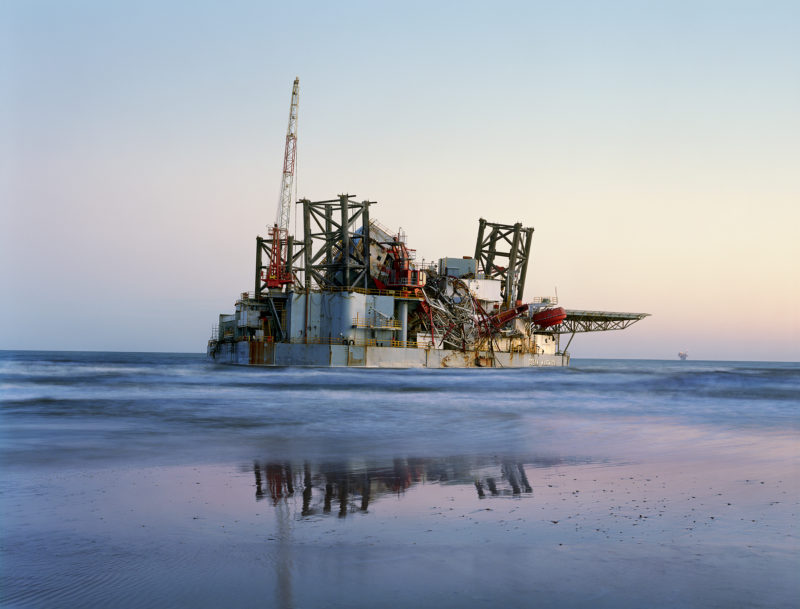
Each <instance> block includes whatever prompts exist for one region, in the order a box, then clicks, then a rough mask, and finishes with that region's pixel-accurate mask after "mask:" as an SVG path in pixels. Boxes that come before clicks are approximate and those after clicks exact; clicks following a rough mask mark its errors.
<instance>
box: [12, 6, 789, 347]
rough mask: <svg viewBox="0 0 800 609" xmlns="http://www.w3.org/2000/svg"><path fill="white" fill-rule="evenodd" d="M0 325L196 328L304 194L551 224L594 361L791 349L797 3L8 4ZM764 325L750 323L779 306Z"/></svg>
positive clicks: (470, 244)
mask: <svg viewBox="0 0 800 609" xmlns="http://www.w3.org/2000/svg"><path fill="white" fill-rule="evenodd" d="M0 28H2V30H0V204H1V207H0V214H1V215H0V231H2V233H1V234H0V236H1V237H2V250H0V255H2V264H0V280H2V285H3V292H2V298H1V299H0V314H1V315H2V317H3V319H4V320H6V321H5V323H4V331H3V335H2V338H1V339H0V348H43V349H113V350H175V351H200V350H203V349H204V345H205V341H206V339H207V337H208V333H209V330H210V327H211V325H212V324H213V323H214V321H215V319H216V316H217V315H218V313H220V312H223V311H227V310H229V309H231V308H232V305H233V300H234V299H235V297H236V295H237V294H238V293H239V292H241V291H243V290H249V289H252V286H251V281H252V274H253V273H252V267H253V253H254V241H255V235H256V234H257V233H259V232H262V233H263V226H264V225H265V224H268V223H271V222H272V220H273V218H274V214H275V206H276V203H277V199H278V190H279V184H280V169H281V160H282V159H281V157H282V154H283V139H284V135H285V129H286V119H287V115H288V103H289V94H290V91H291V83H292V80H293V79H294V77H295V76H299V77H300V80H301V94H300V121H299V123H300V137H299V144H298V155H299V172H298V194H300V195H301V196H308V197H310V198H312V199H313V198H329V197H330V196H331V195H335V194H337V193H339V192H344V191H348V192H351V193H355V194H357V195H358V196H359V197H364V198H367V197H368V198H370V199H373V200H377V201H378V202H379V206H378V207H376V208H375V210H374V214H375V215H376V216H377V217H378V218H379V219H380V220H381V221H382V223H383V224H386V225H388V226H389V227H397V226H402V227H403V228H404V229H405V230H406V231H407V232H408V235H409V241H410V244H411V245H412V246H415V247H416V248H417V250H418V253H419V255H420V256H421V257H425V258H427V259H433V258H438V257H440V256H446V255H450V256H460V255H464V254H470V253H471V252H472V250H473V248H474V239H475V232H476V228H477V220H478V218H479V217H481V216H483V217H485V218H487V219H489V220H490V221H497V222H516V221H521V222H523V223H525V224H526V225H530V226H534V227H535V228H536V233H535V236H534V249H533V264H532V267H531V270H530V274H529V279H528V286H529V287H528V289H529V290H530V293H529V295H530V296H533V295H539V294H541V295H548V294H551V293H552V292H553V289H554V286H557V287H558V292H559V296H560V298H561V302H562V304H564V305H565V306H567V307H570V308H592V309H606V310H623V311H625V310H632V311H646V312H650V313H652V314H653V317H651V318H648V319H647V320H646V321H644V322H642V323H640V324H638V325H637V326H634V327H633V328H631V329H630V330H627V331H625V332H621V333H607V334H599V335H596V336H590V337H589V336H587V337H583V336H581V337H578V338H576V339H575V341H574V343H573V347H572V349H571V351H572V352H573V354H574V355H575V356H576V357H580V356H587V357H589V356H609V357H612V356H627V357H665V358H672V357H674V356H675V354H676V353H677V351H678V350H679V349H688V350H689V351H690V353H691V355H692V356H693V357H697V358H703V359H718V358H721V359H778V360H781V359H783V360H798V359H800V346H798V344H799V343H800V280H799V279H798V277H800V269H798V263H797V260H798V259H800V246H798V237H797V227H798V224H800V212H798V203H800V171H798V167H800V114H798V110H799V109H800V3H798V2H769V1H767V2H697V1H695V2H644V1H642V2H599V1H598V2H557V3H554V2H506V3H495V4H492V5H490V4H489V3H467V2H457V3H456V2H452V3H422V2H418V3H414V2H404V3H388V2H387V3H377V2H374V3H367V2H363V3H356V2H341V3H323V2H319V3H308V2H305V3H304V2H292V3H267V2H225V3H222V2H218V3H215V2H171V3H164V2H136V3H126V2H55V1H41V2H37V1H33V0H26V1H23V0H19V1H11V0H2V1H0ZM762 320H763V321H762Z"/></svg>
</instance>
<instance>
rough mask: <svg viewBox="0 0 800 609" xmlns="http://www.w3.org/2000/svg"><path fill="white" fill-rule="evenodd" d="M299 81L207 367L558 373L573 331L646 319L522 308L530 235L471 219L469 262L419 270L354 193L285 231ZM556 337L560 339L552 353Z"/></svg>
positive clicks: (306, 214)
mask: <svg viewBox="0 0 800 609" xmlns="http://www.w3.org/2000/svg"><path fill="white" fill-rule="evenodd" d="M298 92H299V81H298V80H297V79H296V80H295V82H294V87H293V90H292V101H291V106H290V114H289V128H288V130H287V137H286V152H285V156H284V167H283V181H282V184H281V200H280V203H279V206H278V214H277V219H276V223H275V225H274V226H273V227H272V228H271V229H270V235H269V237H268V238H262V237H257V238H256V260H255V285H254V290H253V292H246V293H243V294H242V295H241V297H240V298H239V299H238V300H237V301H236V309H235V312H234V313H232V314H223V315H220V316H219V324H218V325H217V326H215V327H214V329H213V331H212V336H211V339H210V340H209V341H208V348H207V355H208V357H209V358H210V359H212V360H213V361H216V362H219V363H227V364H242V365H256V366H361V367H394V368H411V367H427V368H448V367H459V368H469V367H497V368H503V367H506V368H515V367H527V366H566V365H569V358H570V356H569V353H568V351H567V349H568V348H569V345H570V343H571V342H572V338H573V337H574V336H575V334H576V333H579V332H596V331H606V330H621V329H624V328H627V327H628V326H630V325H631V324H633V323H635V322H637V321H639V320H640V319H642V318H644V317H646V316H647V314H646V313H615V312H601V311H576V310H568V309H564V308H563V307H560V306H558V302H557V299H556V298H533V299H529V300H525V298H524V290H525V278H526V276H527V271H528V260H529V258H530V252H531V244H532V238H533V228H526V227H523V226H522V224H520V223H517V224H497V223H493V222H487V221H486V220H484V219H480V220H479V224H478V235H477V240H476V244H475V252H474V256H472V257H469V256H466V257H460V258H448V257H445V258H441V259H439V260H438V262H434V263H424V262H418V261H417V259H416V252H415V250H414V249H411V248H409V247H408V245H407V239H406V236H405V234H404V233H403V232H402V231H397V232H394V231H390V230H389V229H387V228H386V227H384V226H382V225H381V224H380V223H379V222H377V221H376V220H375V219H373V218H371V217H370V208H371V207H372V206H374V205H376V202H375V201H356V200H355V196H354V195H349V194H342V195H339V196H338V197H336V198H334V199H331V200H326V201H316V202H312V201H309V200H308V199H302V200H300V201H298V202H297V204H298V205H300V206H302V214H303V218H302V219H303V233H302V235H301V236H300V237H301V238H299V239H298V238H297V237H296V236H294V235H291V234H289V230H288V227H289V215H290V210H291V203H292V199H291V193H292V182H293V176H294V161H295V153H296V143H297V135H296V128H297V101H298ZM564 335H569V339H568V340H567V342H566V345H565V346H564V347H563V348H562V346H561V342H562V337H563V336H564Z"/></svg>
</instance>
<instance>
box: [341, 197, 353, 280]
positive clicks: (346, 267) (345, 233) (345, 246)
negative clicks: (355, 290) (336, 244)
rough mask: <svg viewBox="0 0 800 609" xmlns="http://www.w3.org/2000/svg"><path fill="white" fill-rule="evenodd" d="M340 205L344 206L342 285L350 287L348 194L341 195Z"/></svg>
mask: <svg viewBox="0 0 800 609" xmlns="http://www.w3.org/2000/svg"><path fill="white" fill-rule="evenodd" d="M339 205H340V206H341V208H342V225H341V229H342V231H341V241H342V262H343V263H344V264H343V265H342V273H343V274H344V277H342V285H343V286H345V287H348V288H349V287H350V231H349V229H350V205H349V201H348V199H347V195H339Z"/></svg>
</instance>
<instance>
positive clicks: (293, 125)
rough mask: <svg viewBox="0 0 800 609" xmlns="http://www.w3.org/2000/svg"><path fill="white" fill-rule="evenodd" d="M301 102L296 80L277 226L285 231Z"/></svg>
mask: <svg viewBox="0 0 800 609" xmlns="http://www.w3.org/2000/svg"><path fill="white" fill-rule="evenodd" d="M299 102H300V79H299V78H295V79H294V85H293V86H292V101H291V104H290V106H289V127H288V128H287V129H286V150H285V152H284V155H283V178H282V179H281V193H280V198H279V200H278V213H277V215H276V217H275V224H276V225H277V226H278V228H280V229H283V230H285V231H288V230H289V218H290V216H291V214H292V188H293V186H294V166H295V159H296V158H297V106H298V104H299Z"/></svg>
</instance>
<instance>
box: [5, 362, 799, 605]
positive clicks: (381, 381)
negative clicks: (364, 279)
mask: <svg viewBox="0 0 800 609" xmlns="http://www.w3.org/2000/svg"><path fill="white" fill-rule="evenodd" d="M0 400H2V402H1V403H0V464H1V466H2V478H0V530H1V531H2V533H1V535H2V537H1V539H0V605H1V606H3V607H20V608H21V607H119V608H127V607H279V608H282V609H283V608H289V607H324V608H328V607H343V608H344V607H347V608H351V607H370V608H375V607H409V606H413V607H417V608H422V607H437V608H439V607H497V606H504V607H587V608H588V607H608V608H612V607H613V608H628V607H630V608H633V607H664V608H667V607H669V608H673V607H698V608H699V607H721V608H722V607H724V608H730V607H765V608H767V607H769V608H782V607H786V608H788V607H799V606H800V576H799V575H798V574H799V573H800V546H799V545H798V537H797V535H798V530H797V529H798V522H799V520H798V509H800V364H798V363H774V362H710V361H704V362H701V361H691V360H689V361H677V360H676V361H655V360H599V359H598V360H581V359H573V360H572V365H571V367H569V368H535V369H473V370H367V369H364V370H359V369H326V368H244V367H232V366H219V365H214V364H211V363H208V362H206V360H205V357H204V356H202V355H196V354H164V353H101V352H34V351H0Z"/></svg>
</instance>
